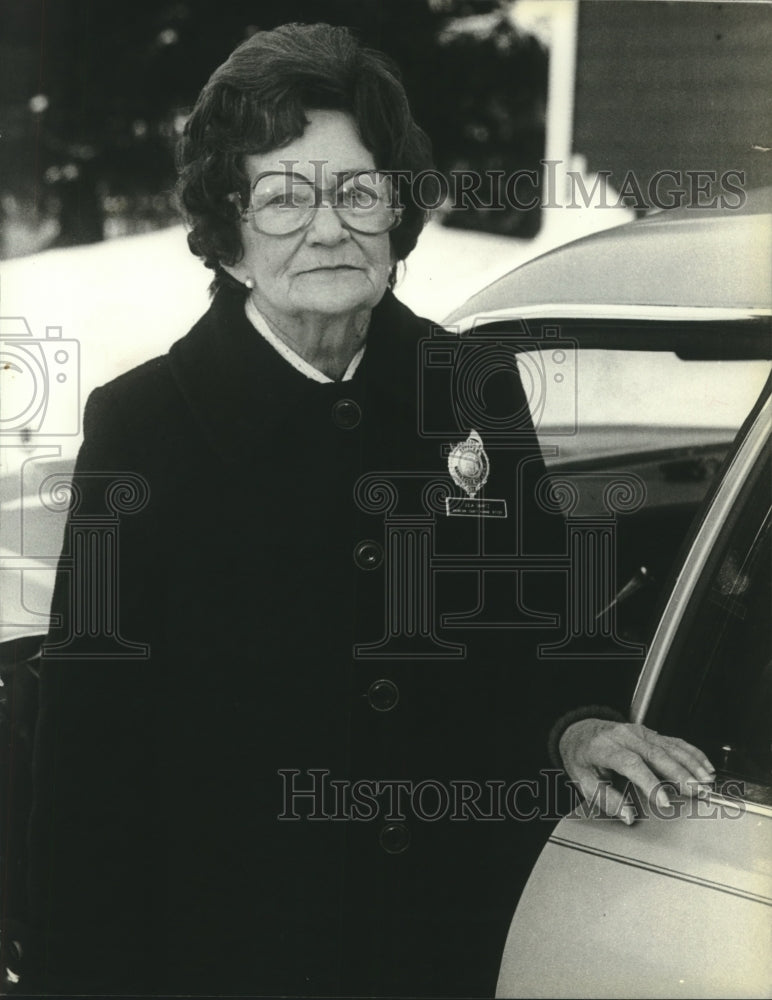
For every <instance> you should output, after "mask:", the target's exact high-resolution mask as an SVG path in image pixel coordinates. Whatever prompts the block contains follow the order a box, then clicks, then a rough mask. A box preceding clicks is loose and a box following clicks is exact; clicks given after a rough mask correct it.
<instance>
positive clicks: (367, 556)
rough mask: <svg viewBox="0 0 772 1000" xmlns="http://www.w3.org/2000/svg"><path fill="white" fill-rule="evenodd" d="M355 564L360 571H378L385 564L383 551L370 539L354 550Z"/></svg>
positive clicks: (359, 544)
mask: <svg viewBox="0 0 772 1000" xmlns="http://www.w3.org/2000/svg"><path fill="white" fill-rule="evenodd" d="M354 562H355V563H356V564H357V566H358V567H359V568H360V569H377V568H378V567H379V566H380V565H381V563H382V562H383V549H382V548H381V546H380V545H379V544H378V543H377V542H373V541H372V540H371V539H369V538H368V539H366V540H365V541H364V542H359V543H358V544H357V546H356V547H355V549H354Z"/></svg>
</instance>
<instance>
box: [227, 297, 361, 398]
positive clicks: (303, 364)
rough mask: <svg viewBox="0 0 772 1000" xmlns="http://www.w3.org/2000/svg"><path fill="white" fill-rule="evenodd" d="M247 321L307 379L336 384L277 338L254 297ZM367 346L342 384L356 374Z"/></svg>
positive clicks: (249, 299) (353, 362) (250, 299)
mask: <svg viewBox="0 0 772 1000" xmlns="http://www.w3.org/2000/svg"><path fill="white" fill-rule="evenodd" d="M245 311H246V314H247V319H248V320H249V322H250V323H251V324H252V326H253V327H254V328H255V329H256V330H257V332H258V333H259V334H260V336H261V337H263V338H264V339H265V340H267V341H268V343H269V344H270V345H271V347H273V348H274V350H276V351H278V353H279V354H281V356H282V357H283V358H284V360H285V361H288V362H289V363H290V364H291V365H292V367H293V368H294V369H295V370H296V371H299V372H300V373H301V375H305V376H306V378H310V379H313V381H314V382H334V381H335V379H332V378H330V377H329V376H328V375H325V374H324V372H320V371H319V369H318V368H314V366H313V365H310V364H309V363H308V362H307V361H306V359H305V358H302V357H301V356H300V355H299V354H298V352H297V351H293V350H292V348H291V347H289V346H288V345H287V344H285V343H284V341H283V340H282V339H281V338H280V337H277V336H276V334H275V333H274V332H273V330H272V329H271V328H270V326H269V325H268V321H267V320H266V318H265V316H263V314H262V313H261V312H260V310H259V309H258V308H257V306H256V305H255V303H254V301H253V300H252V296H251V295H248V296H247V304H246V308H245ZM364 353H365V345H364V344H362V346H361V347H360V348H359V350H358V351H357V352H356V354H355V355H354V357H353V358H352V359H351V362H350V363H349V366H348V368H347V369H346V370H345V372H344V373H343V377H342V378H341V380H340V381H341V382H349V381H350V380H351V379H352V378H353V377H354V372H355V371H356V370H357V368H358V367H359V362H360V361H361V360H362V358H363V357H364Z"/></svg>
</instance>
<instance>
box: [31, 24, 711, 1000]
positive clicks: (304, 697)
mask: <svg viewBox="0 0 772 1000" xmlns="http://www.w3.org/2000/svg"><path fill="white" fill-rule="evenodd" d="M429 164H430V160H429V147H428V143H427V140H426V137H425V136H424V134H423V133H422V132H421V130H420V129H419V128H418V127H417V126H416V124H415V122H414V121H413V120H412V118H411V115H410V111H409V109H408V105H407V101H406V98H405V94H404V91H403V89H402V87H401V85H400V83H399V82H398V79H397V77H396V75H395V71H394V69H393V68H392V67H391V65H390V64H389V63H388V61H387V60H386V59H385V58H384V57H382V56H381V55H379V54H377V53H375V52H372V51H368V50H366V49H362V48H361V47H360V46H359V45H358V44H357V43H356V42H355V40H354V39H353V38H352V37H351V35H350V34H349V33H348V32H347V31H345V30H344V29H336V28H330V27H328V26H325V25H315V26H299V25H286V26H284V27H282V28H278V29H276V30H275V31H272V32H261V33H258V34H255V35H253V36H252V37H251V38H250V39H249V41H247V42H245V43H244V44H243V45H241V46H240V47H239V48H238V49H237V50H236V51H235V52H234V53H233V54H232V56H231V57H230V58H229V59H228V61H227V62H226V63H225V64H224V65H223V66H221V67H220V68H219V69H218V70H217V71H216V72H215V73H214V75H213V76H212V78H211V79H210V81H209V82H208V83H207V85H206V87H205V88H204V90H203V92H202V94H201V96H200V98H199V100H198V102H197V104H196V107H195V109H194V111H193V113H192V115H191V117H190V120H189V122H188V124H187V127H186V132H185V136H184V139H183V142H182V149H181V182H180V183H181V188H180V190H181V196H182V202H183V204H184V206H185V210H186V212H187V215H188V218H189V222H190V235H189V243H190V247H191V249H192V250H193V252H194V253H196V254H198V255H199V256H200V257H202V258H203V260H204V262H205V264H206V265H207V266H208V267H210V268H212V269H213V271H214V281H213V290H214V297H213V302H212V304H211V307H210V309H209V310H208V312H207V313H206V314H205V315H204V316H203V317H202V318H201V319H200V321H199V322H198V323H197V324H196V325H195V326H194V327H193V329H192V330H191V331H190V332H189V333H188V334H187V336H185V337H183V338H182V339H181V340H179V341H178V342H177V343H176V344H175V345H174V346H173V347H172V349H171V351H170V352H169V353H168V354H167V355H165V356H164V357H159V358H156V359H155V360H152V361H149V362H147V363H146V364H144V365H142V366H140V367H139V368H137V369H135V370H133V371H131V372H129V373H127V374H125V375H123V376H121V377H120V378H118V379H116V380H115V381H114V382H112V383H110V384H109V385H106V386H104V387H102V388H101V389H98V390H96V391H95V392H94V393H93V394H92V395H91V397H90V399H89V401H88V403H87V406H86V411H85V421H84V425H85V438H84V444H83V447H82V450H81V453H80V456H79V459H78V465H77V469H76V477H75V488H76V492H77V495H78V502H77V504H76V505H75V506H74V507H73V509H72V511H71V515H70V520H69V525H68V533H67V539H66V542H65V551H64V559H63V562H62V569H61V571H60V573H59V577H58V580H57V587H56V594H55V598H54V614H55V621H58V627H55V628H54V629H53V631H52V634H51V636H50V637H49V642H48V644H47V647H46V650H45V656H44V660H43V665H42V669H41V706H40V722H39V730H38V737H37V750H36V762H35V804H34V809H33V816H32V831H31V832H32V836H31V842H30V843H31V847H30V853H31V856H30V868H31V878H30V891H31V918H32V924H33V929H34V932H35V937H34V944H35V949H34V952H33V955H32V958H31V965H32V969H33V972H34V975H33V978H32V980H31V983H32V984H33V985H35V984H37V986H39V988H41V989H44V990H46V991H49V992H53V993H67V994H71V993H89V992H96V993H103V994H104V993H122V994H124V995H125V994H127V993H129V992H135V993H140V994H141V993H150V994H158V993H185V994H187V993H212V994H217V995H219V994H232V993H240V994H248V995H265V994H286V995H357V996H362V995H373V994H375V995H389V996H393V995H396V996H439V995H441V996H447V995H475V996H478V995H485V994H492V992H493V989H494V986H495V981H496V974H497V969H498V962H499V957H500V954H501V949H502V946H503V942H504V937H505V934H506V930H507V925H508V920H509V917H510V915H511V912H512V909H513V907H514V904H515V902H516V897H517V893H518V891H519V889H520V887H521V886H522V883H523V880H524V877H525V875H526V874H527V871H528V868H529V866H530V864H531V862H532V860H533V857H534V854H535V852H536V850H537V849H538V846H539V844H540V843H541V841H542V840H543V838H544V836H545V833H546V828H545V825H544V824H542V823H539V822H538V819H535V820H532V821H531V822H519V823H518V822H515V820H516V819H517V817H518V815H520V814H522V817H523V818H526V817H533V816H539V815H542V814H543V815H545V816H546V817H547V818H550V816H551V817H552V818H554V815H555V814H554V809H555V806H554V803H553V802H552V801H551V800H550V801H547V800H546V798H545V799H543V800H542V799H540V798H539V796H540V795H541V791H540V789H541V786H540V785H533V784H530V785H526V784H524V783H525V781H526V780H532V779H533V778H534V777H535V776H536V775H537V774H538V769H539V767H540V766H542V765H544V764H546V763H547V762H548V761H547V759H546V752H545V750H544V747H545V739H546V732H547V731H548V729H549V719H550V717H551V716H556V715H558V714H559V713H560V711H562V710H564V709H565V708H566V707H569V706H570V705H571V704H572V703H575V699H577V698H578V697H579V694H580V690H581V689H579V690H572V685H573V686H575V684H576V682H577V679H578V678H577V674H578V671H577V670H576V668H575V669H574V670H573V671H572V670H568V671H566V670H565V668H558V667H552V668H548V667H547V666H545V665H543V664H542V665H541V666H540V667H539V668H538V670H537V663H536V656H535V653H534V649H535V641H536V640H535V638H534V636H535V635H536V633H534V631H533V629H532V628H525V629H520V628H517V627H516V626H517V621H516V620H513V614H512V612H513V608H517V609H524V608H525V607H526V605H524V604H522V603H521V602H520V598H519V594H518V592H516V591H512V590H511V589H510V588H511V587H512V582H511V581H510V580H509V577H508V575H507V574H492V576H495V577H497V579H496V580H492V581H491V580H490V579H488V578H486V580H487V583H488V584H489V586H488V589H487V590H486V592H485V609H486V613H488V614H489V615H490V614H491V613H493V614H494V616H495V615H498V619H496V618H495V617H494V622H495V621H498V625H497V626H495V627H494V626H491V627H488V628H481V627H478V626H480V625H481V624H483V623H484V619H481V618H480V616H479V615H476V611H478V610H479V608H480V607H481V601H482V590H483V581H482V578H481V575H480V573H479V571H478V569H477V568H476V567H477V565H478V562H479V560H478V562H475V560H477V559H478V556H479V553H480V552H481V551H482V550H481V549H480V545H481V544H482V545H483V546H484V552H485V553H486V554H491V555H496V554H497V553H498V554H501V553H504V554H506V553H511V552H513V551H516V549H515V546H516V545H517V544H519V542H518V541H517V539H520V538H522V539H524V540H525V543H524V545H525V550H526V551H527V552H530V553H536V554H538V553H548V552H549V551H550V550H551V549H554V547H555V546H556V545H559V544H560V540H561V535H560V531H561V526H560V524H559V523H558V524H555V523H554V522H553V519H552V517H551V516H550V515H547V514H545V513H544V512H543V511H542V510H541V509H540V507H539V505H538V504H537V503H536V502H535V500H534V490H535V487H536V483H537V481H538V479H539V477H540V476H541V475H542V473H543V471H544V470H543V465H542V462H541V456H540V454H539V450H538V446H537V443H536V439H535V436H534V433H533V427H532V425H531V423H530V417H529V416H528V407H527V404H526V400H525V397H524V394H523V390H522V387H521V385H520V382H519V379H518V376H517V368H516V365H515V364H514V363H512V364H505V363H499V367H500V371H496V372H494V373H493V375H492V376H491V377H490V378H489V379H488V380H487V382H486V391H487V393H488V397H487V401H488V404H489V405H490V407H491V408H492V412H494V413H499V414H500V413H505V414H506V413H509V414H519V417H518V420H519V424H518V428H517V431H518V433H517V434H516V435H515V436H514V438H513V440H512V441H509V442H505V443H504V445H501V444H499V445H498V446H497V444H496V441H495V439H493V440H490V441H486V440H485V438H486V429H485V428H484V427H478V428H470V427H469V426H465V425H464V424H463V422H462V420H461V418H460V417H458V416H457V409H458V408H457V407H456V405H455V400H454V396H453V390H452V389H451V382H450V380H449V378H448V376H447V369H446V368H443V366H442V365H440V366H439V367H436V368H432V369H431V371H428V372H427V370H426V364H425V363H424V360H423V359H424V357H425V353H424V352H423V348H424V347H425V345H426V344H427V343H432V342H436V335H437V332H436V331H434V330H433V329H432V327H431V325H430V324H429V323H428V322H427V321H425V320H422V319H420V318H418V317H416V316H414V315H413V314H412V313H411V312H410V311H409V310H408V309H407V308H405V307H404V306H403V305H401V304H400V303H399V302H398V301H397V300H396V299H395V298H394V296H393V294H392V292H391V290H390V289H391V286H392V285H393V283H394V278H395V272H396V268H397V265H398V264H399V262H400V261H402V260H403V259H404V258H405V257H406V256H407V254H408V253H409V252H410V251H411V250H412V248H413V247H414V246H415V243H416V240H417V238H418V235H419V232H420V230H421V227H422V225H423V222H424V213H423V211H422V210H421V208H420V206H419V205H417V204H415V203H414V202H413V201H411V199H410V185H403V188H404V190H402V189H400V187H399V185H398V184H397V182H396V180H394V178H395V177H399V176H402V177H403V178H404V177H405V176H409V175H410V174H415V173H416V172H420V171H422V170H424V169H425V168H427V167H428V166H429ZM397 172H401V173H397ZM433 338H434V341H433ZM443 344H444V345H445V346H444V348H443V349H444V351H445V353H446V354H448V355H449V361H448V359H446V360H445V362H443V364H445V365H447V364H448V363H452V360H453V358H452V355H453V351H454V346H453V345H452V344H451V345H450V346H448V345H447V344H446V343H445V341H443ZM456 346H457V347H458V348H459V349H462V346H463V345H456ZM435 360H436V359H435ZM427 428H428V429H427ZM432 428H434V430H432ZM437 428H439V430H437ZM472 431H475V434H476V436H475V435H473V434H472V433H471V432H472ZM513 442H514V443H513ZM454 449H455V451H456V452H457V461H456V465H455V466H454V468H453V469H451V471H452V472H453V471H454V472H455V476H456V477H457V481H458V482H461V483H462V485H463V484H465V483H466V484H467V485H468V484H469V483H471V484H472V485H470V486H469V490H468V492H469V493H470V494H472V495H473V494H474V493H477V492H479V490H480V488H481V487H482V486H483V485H484V486H485V489H484V490H483V492H482V493H481V494H480V496H485V497H488V498H490V503H491V504H492V507H491V508H490V509H493V508H495V507H496V505H497V504H501V505H504V506H500V507H498V508H497V509H498V511H499V513H504V512H506V513H507V516H506V517H503V516H497V517H491V518H486V517H484V514H485V510H486V509H487V508H484V507H479V508H474V497H473V496H472V500H471V501H470V502H471V503H472V511H473V514H474V515H475V516H466V517H464V516H459V517H454V516H448V514H447V513H446V511H447V510H448V509H449V508H445V507H444V506H443V502H442V493H443V490H444V493H445V494H447V493H449V492H451V491H452V490H453V489H455V488H454V487H453V486H452V483H451V482H450V478H449V476H448V455H449V452H450V454H451V459H452V456H453V453H454ZM452 464H453V463H452V462H451V465H452ZM485 475H487V476H488V478H487V481H485ZM475 476H477V479H475ZM464 477H466V478H464ZM480 480H482V482H481V481H480ZM438 482H439V483H440V488H439V492H438V486H437V484H438ZM127 483H128V485H129V487H130V488H131V489H133V491H134V502H133V504H129V503H124V505H123V508H121V509H122V510H123V511H124V513H123V514H122V516H121V519H120V525H119V530H118V532H117V534H116V535H115V536H111V537H112V538H114V540H115V544H114V548H113V549H110V558H105V559H104V560H102V558H101V556H100V554H99V553H98V552H97V551H96V550H95V549H93V547H92V548H89V545H90V544H92V543H93V539H94V538H95V537H96V533H97V532H98V530H99V528H100V525H101V526H104V524H105V523H106V519H107V521H109V523H111V524H112V523H114V520H115V511H116V509H117V507H116V504H117V501H116V497H119V496H120V495H121V493H120V489H121V487H122V484H123V485H124V486H125V485H126V484H127ZM442 484H444V486H443V485H442ZM475 484H476V489H475V488H474V487H475ZM438 496H439V499H437V497H438ZM462 499H463V498H462ZM118 506H120V505H118ZM127 507H128V508H131V509H130V510H128V512H126V508H127ZM475 511H476V514H475ZM111 517H112V518H113V520H112V521H110V518H111ZM84 526H85V534H84ZM89 532H90V535H89V534H88V533H89ZM84 537H88V538H91V539H92V542H88V541H86V542H83V539H84ZM116 539H117V540H116ZM93 544H95V543H93ZM100 551H101V550H100ZM435 555H443V556H445V557H446V562H445V570H444V571H442V572H435V571H434V569H435V567H434V565H433V563H432V560H434V558H435ZM111 560H112V561H111ZM73 567H74V568H73ZM498 577H501V579H498ZM532 583H534V582H533V581H532ZM494 584H495V586H494ZM539 584H540V581H539V580H538V579H537V580H536V581H535V583H534V585H533V586H532V588H531V597H532V599H533V600H537V599H538V597H539V594H541V595H542V599H544V594H545V593H546V592H547V591H546V590H545V588H543V587H542V588H540V586H539ZM553 610H554V609H553ZM100 614H101V618H100ZM97 620H98V622H97ZM488 620H490V618H489V619H488ZM95 622H97V624H95ZM528 624H533V621H531V622H528ZM507 625H508V626H509V627H506V626H507ZM561 670H562V672H561ZM585 672H586V670H585ZM569 680H570V684H569V683H568V682H569ZM581 684H582V688H583V687H584V686H585V685H586V684H589V682H588V681H587V680H586V679H585V678H584V677H582V681H581ZM616 693H617V695H618V696H619V697H620V698H621V697H622V696H623V693H624V692H623V691H622V690H618V691H617V692H616ZM585 714H589V715H592V714H593V713H592V712H590V713H585ZM600 714H601V715H602V714H604V713H600ZM608 715H609V716H611V715H613V713H611V712H609V713H608ZM570 721H573V722H574V724H573V725H571V726H570V728H568V729H567V731H566V733H565V737H564V740H563V744H562V746H563V748H564V749H565V750H566V751H567V753H569V754H570V758H571V761H572V762H573V764H572V766H573V767H574V769H575V773H576V775H577V777H579V778H580V779H581V781H582V783H583V788H585V789H586V790H587V791H588V793H592V791H593V785H594V782H595V780H596V778H597V776H598V774H599V772H600V769H601V768H602V767H606V766H607V765H609V764H610V763H613V758H614V756H615V755H616V754H618V753H619V751H620V748H622V749H624V746H627V747H629V748H630V749H633V750H637V751H639V752H637V753H633V754H631V753H630V752H629V749H628V751H627V756H628V759H632V760H633V763H634V767H633V770H635V771H636V774H633V775H631V776H633V777H635V776H636V775H637V776H638V778H639V780H640V783H641V785H642V786H643V787H646V786H647V783H649V782H653V780H654V775H653V774H652V773H651V771H649V770H648V769H647V767H646V764H645V762H644V761H645V758H646V749H645V748H646V746H647V745H648V744H647V740H650V739H653V737H651V735H650V734H646V733H645V732H644V733H641V732H639V731H637V730H633V729H632V728H631V727H625V726H624V725H618V724H615V723H613V722H611V721H601V720H598V719H589V720H587V719H585V720H579V721H576V720H575V719H574V720H570ZM690 754H691V751H687V750H679V753H678V754H677V755H675V756H673V755H671V757H670V758H668V760H669V763H668V764H666V765H664V766H662V767H660V768H659V773H662V774H665V775H666V776H668V777H673V776H682V775H683V774H684V773H689V774H691V773H697V772H698V771H699V768H700V767H701V766H702V765H701V763H700V762H699V761H697V759H696V757H694V755H691V756H690ZM676 758H677V759H676ZM628 772H629V768H628ZM701 776H702V775H701ZM505 786H506V788H507V796H508V798H507V803H506V804H507V808H506V810H504V808H503V806H502V803H501V801H497V798H496V797H497V796H498V797H499V799H501V797H502V790H503V789H504V788H505ZM512 788H514V789H515V791H514V792H512V791H511V789H512ZM523 789H525V793H526V794H525V795H523V796H521V797H520V798H518V795H519V793H521V792H523ZM534 789H537V791H534ZM529 794H530V798H528V795H529ZM618 807H619V801H617V800H614V799H613V798H611V799H609V804H608V808H609V809H610V810H611V811H615V810H616V809H618ZM534 809H535V812H534ZM518 810H519V813H518ZM513 814H514V815H513Z"/></svg>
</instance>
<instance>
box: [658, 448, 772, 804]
mask: <svg viewBox="0 0 772 1000" xmlns="http://www.w3.org/2000/svg"><path fill="white" fill-rule="evenodd" d="M770 482H772V457H771V456H770V453H769V452H768V453H767V455H766V457H765V458H764V460H763V461H762V462H760V463H759V464H757V466H756V468H755V470H754V472H753V474H752V476H751V477H750V480H749V482H748V483H747V484H746V486H745V489H744V491H743V493H742V494H741V496H740V500H739V502H738V503H737V504H736V505H735V507H734V509H733V510H732V512H731V515H730V517H729V518H728V520H727V523H726V524H725V526H724V529H723V532H722V535H721V536H720V538H719V542H718V544H717V545H716V547H715V549H714V552H713V553H712V554H711V557H710V559H709V560H708V563H707V564H706V568H705V571H704V573H703V575H702V578H701V579H700V581H699V584H698V586H697V588H696V590H695V593H694V595H693V598H692V600H691V602H690V605H689V608H688V609H687V611H686V614H685V616H684V620H683V622H682V625H681V628H680V630H679V632H678V634H677V636H676V638H675V641H674V643H673V646H672V647H671V650H670V652H669V654H668V658H667V660H666V662H665V664H664V666H663V673H662V676H661V680H660V683H659V684H658V686H657V691H656V696H655V698H654V699H653V700H652V705H651V709H650V711H649V714H648V716H647V720H646V721H647V724H651V725H654V726H655V728H661V729H662V730H663V731H665V732H672V733H677V734H678V735H679V736H682V737H683V738H684V739H687V740H689V741H690V742H692V743H695V744H696V745H698V746H700V747H701V748H702V749H703V750H705V752H706V753H707V754H708V755H709V756H710V757H711V759H712V760H713V762H714V764H715V765H716V767H717V768H718V769H719V771H720V772H721V773H722V775H723V776H724V777H727V778H732V779H737V781H738V787H737V793H738V794H741V795H742V797H744V798H746V799H747V800H749V801H753V802H758V803H762V804H766V805H772V630H771V629H770V609H772V587H771V577H772V572H771V568H772V509H771V508H770V489H769V485H770Z"/></svg>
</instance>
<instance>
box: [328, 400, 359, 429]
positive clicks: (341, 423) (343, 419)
mask: <svg viewBox="0 0 772 1000" xmlns="http://www.w3.org/2000/svg"><path fill="white" fill-rule="evenodd" d="M361 419H362V411H361V410H360V408H359V404H358V403H355V402H354V400H353V399H339V400H338V401H337V403H336V404H335V405H334V406H333V408H332V420H333V423H334V424H336V425H337V426H338V427H340V428H342V429H343V430H344V431H350V430H352V429H353V428H354V427H357V426H358V425H359V422H360V420H361Z"/></svg>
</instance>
